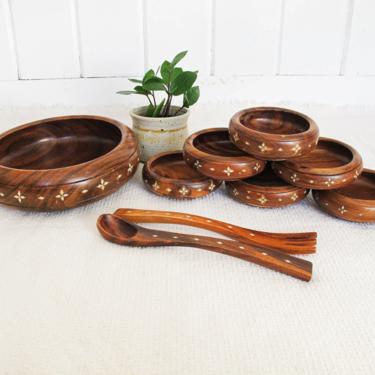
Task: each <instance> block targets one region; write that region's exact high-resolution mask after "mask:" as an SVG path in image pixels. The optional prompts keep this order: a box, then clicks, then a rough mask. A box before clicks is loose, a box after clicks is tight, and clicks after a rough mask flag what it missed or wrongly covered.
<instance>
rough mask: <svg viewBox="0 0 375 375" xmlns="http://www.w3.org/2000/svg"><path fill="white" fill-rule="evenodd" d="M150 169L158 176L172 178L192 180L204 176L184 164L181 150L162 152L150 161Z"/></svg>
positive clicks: (198, 179) (199, 179)
mask: <svg viewBox="0 0 375 375" xmlns="http://www.w3.org/2000/svg"><path fill="white" fill-rule="evenodd" d="M150 169H151V170H152V171H153V172H154V173H155V174H157V175H158V176H160V177H164V178H169V179H173V180H190V181H192V182H193V181H202V180H203V179H205V178H206V177H204V176H202V175H201V174H200V173H198V172H197V171H196V170H195V169H193V168H190V167H189V166H188V165H187V164H186V162H185V161H184V158H183V156H182V152H176V153H170V154H164V155H162V156H160V157H159V158H156V159H155V160H154V161H153V162H152V163H151V166H150Z"/></svg>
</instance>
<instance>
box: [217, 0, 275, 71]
mask: <svg viewBox="0 0 375 375" xmlns="http://www.w3.org/2000/svg"><path fill="white" fill-rule="evenodd" d="M281 5H282V2H281V0H267V1H259V0H233V1H228V0H217V2H216V17H215V18H216V22H215V31H216V33H215V47H216V48H215V69H214V70H215V74H218V75H221V74H223V75H232V74H234V75H241V74H243V75H248V74H249V75H250V74H273V73H275V71H276V65H277V56H278V41H279V30H280V20H281V17H280V12H281Z"/></svg>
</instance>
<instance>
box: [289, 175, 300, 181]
mask: <svg viewBox="0 0 375 375" xmlns="http://www.w3.org/2000/svg"><path fill="white" fill-rule="evenodd" d="M290 179H291V180H292V181H293V182H296V181H298V180H299V178H298V175H297V173H294V174H292V175H291V176H290Z"/></svg>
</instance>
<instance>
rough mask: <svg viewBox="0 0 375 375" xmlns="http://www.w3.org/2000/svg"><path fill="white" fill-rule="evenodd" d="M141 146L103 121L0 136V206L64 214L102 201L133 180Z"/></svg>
mask: <svg viewBox="0 0 375 375" xmlns="http://www.w3.org/2000/svg"><path fill="white" fill-rule="evenodd" d="M138 162H139V151H138V142H137V139H136V138H135V136H134V134H133V132H132V131H131V130H130V129H129V128H128V127H126V126H125V125H123V124H122V123H120V122H118V121H116V120H112V119H110V118H106V117H100V116H62V117H54V118H49V119H44V120H40V121H35V122H31V123H28V124H26V125H22V126H19V127H16V128H14V129H11V130H9V131H7V132H5V133H3V134H2V135H0V203H3V204H6V205H10V206H14V207H17V208H26V209H34V210H62V209H66V208H72V207H76V206H78V205H82V204H86V203H89V202H93V201H96V200H98V199H101V198H103V197H105V196H107V195H108V194H110V193H112V192H114V191H115V190H117V189H118V188H119V187H121V186H122V185H123V184H124V183H125V182H126V181H127V180H128V179H129V178H131V177H132V176H133V174H134V173H135V171H136V168H137V166H138Z"/></svg>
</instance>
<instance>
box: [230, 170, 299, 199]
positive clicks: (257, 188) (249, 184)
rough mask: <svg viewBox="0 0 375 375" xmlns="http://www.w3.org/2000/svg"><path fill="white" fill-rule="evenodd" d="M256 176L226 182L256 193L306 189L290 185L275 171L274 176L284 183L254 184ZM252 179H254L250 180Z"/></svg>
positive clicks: (288, 191) (277, 192)
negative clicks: (273, 184)
mask: <svg viewBox="0 0 375 375" xmlns="http://www.w3.org/2000/svg"><path fill="white" fill-rule="evenodd" d="M256 177H257V176H254V178H252V177H250V178H246V179H243V180H237V181H226V183H228V184H229V185H231V183H235V184H236V185H240V186H242V187H243V188H246V189H249V190H252V191H254V192H257V193H271V194H283V193H293V192H298V191H302V190H306V188H303V187H300V186H295V185H291V184H289V183H288V182H286V181H284V180H282V179H280V178H278V176H277V174H276V172H275V178H277V179H278V180H281V181H283V182H284V185H282V186H272V185H258V184H256ZM252 180H255V181H252Z"/></svg>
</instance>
